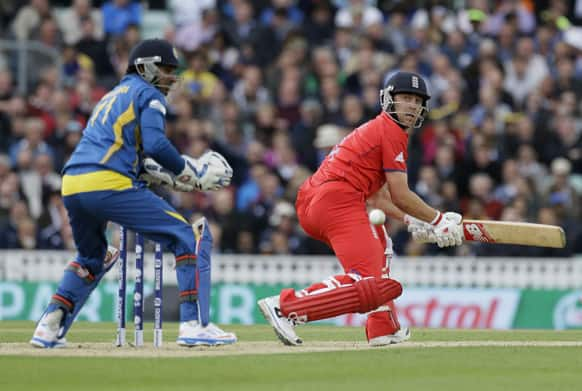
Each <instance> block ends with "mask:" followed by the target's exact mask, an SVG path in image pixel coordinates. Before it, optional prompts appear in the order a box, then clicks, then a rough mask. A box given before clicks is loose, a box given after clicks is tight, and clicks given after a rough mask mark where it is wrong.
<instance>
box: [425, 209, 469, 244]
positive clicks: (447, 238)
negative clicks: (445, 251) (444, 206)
mask: <svg viewBox="0 0 582 391" xmlns="http://www.w3.org/2000/svg"><path fill="white" fill-rule="evenodd" d="M462 222H463V216H461V215H460V214H458V213H454V212H446V213H443V214H441V213H440V212H439V215H438V216H437V217H436V218H435V219H434V222H433V223H432V225H433V226H434V234H435V236H436V243H437V245H438V246H439V247H450V246H460V245H461V244H463V226H462V224H461V223H462Z"/></svg>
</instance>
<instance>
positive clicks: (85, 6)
mask: <svg viewBox="0 0 582 391" xmlns="http://www.w3.org/2000/svg"><path fill="white" fill-rule="evenodd" d="M91 3H92V0H74V1H73V4H72V5H71V7H70V8H67V9H65V10H64V11H63V12H62V13H61V14H60V18H59V26H60V30H61V31H62V32H63V38H64V41H65V43H66V44H67V45H75V44H77V43H78V42H79V41H80V40H81V39H82V38H83V37H84V36H85V33H84V30H85V28H84V27H83V25H84V24H85V22H86V21H90V22H91V24H92V26H93V29H94V32H93V38H95V39H97V40H101V39H103V38H104V32H103V15H102V14H101V10H99V9H96V8H93V7H92V5H91Z"/></svg>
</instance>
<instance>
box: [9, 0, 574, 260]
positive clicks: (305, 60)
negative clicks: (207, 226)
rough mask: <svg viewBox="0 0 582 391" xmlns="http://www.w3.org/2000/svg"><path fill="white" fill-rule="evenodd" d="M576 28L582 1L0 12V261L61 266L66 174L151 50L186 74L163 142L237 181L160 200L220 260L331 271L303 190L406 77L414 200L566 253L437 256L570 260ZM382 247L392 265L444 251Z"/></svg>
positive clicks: (38, 1) (155, 5) (110, 4)
mask: <svg viewBox="0 0 582 391" xmlns="http://www.w3.org/2000/svg"><path fill="white" fill-rule="evenodd" d="M581 23H582V1H581V0H572V1H564V0H552V1H549V0H548V1H531V0H530V1H528V0H524V1H518V0H499V1H486V0H466V1H396V0H392V1H391V0H384V1H383V0H254V1H251V0H165V1H164V0H157V1H156V0H151V1H139V2H138V1H131V0H111V1H90V0H73V1H64V0H63V1H50V2H49V1H48V0H30V1H16V0H4V1H2V2H1V3H0V42H2V44H1V45H0V248H25V249H73V248H74V243H73V241H72V237H71V232H70V228H69V226H68V224H67V216H66V212H65V211H64V208H63V205H62V201H61V198H60V195H59V190H60V175H59V172H60V170H61V168H62V167H63V164H64V162H65V161H66V160H67V158H68V156H69V155H70V153H71V152H72V150H73V149H74V147H75V145H76V143H77V142H78V140H79V138H80V136H81V133H82V130H83V128H84V125H85V122H86V121H87V119H88V117H89V116H90V113H91V111H92V109H93V107H94V106H95V104H96V102H97V101H98V100H99V99H100V98H101V96H103V95H104V94H105V93H106V92H107V90H108V89H109V88H111V87H112V86H114V85H115V84H116V83H117V81H118V80H119V79H120V78H121V77H122V75H123V74H124V71H125V69H126V66H127V56H128V52H129V49H130V48H131V47H132V46H133V45H134V44H135V43H136V42H138V41H139V40H140V39H142V38H151V37H156V36H157V37H164V38H166V39H168V40H170V41H171V42H172V43H174V45H175V46H176V47H177V48H179V50H180V51H181V53H182V62H183V63H182V68H181V69H180V74H181V76H182V82H181V84H180V86H178V87H177V88H174V90H173V91H172V92H171V94H170V96H169V102H170V112H169V114H168V116H167V134H168V136H169V137H170V139H171V140H172V141H173V142H174V144H175V145H176V146H177V147H178V149H179V150H180V151H181V152H182V153H186V154H189V155H191V156H199V155H201V154H202V153H203V152H204V151H205V150H206V149H207V148H212V149H214V150H217V151H219V152H220V153H222V154H223V155H224V156H225V157H227V159H228V160H229V161H230V163H231V165H232V166H233V168H234V172H235V174H234V180H233V185H232V186H231V187H230V188H228V189H224V190H221V191H218V192H210V193H171V194H170V193H167V192H166V193H163V191H162V193H163V194H162V195H163V196H165V197H168V199H170V200H171V202H172V203H173V204H174V205H175V206H176V208H178V210H179V211H180V212H181V213H183V214H184V215H185V216H186V217H189V218H196V217H197V216H198V215H199V214H204V215H205V216H207V217H208V218H209V219H210V221H211V222H212V227H213V231H214V236H215V243H216V251H218V252H222V253H261V254H328V253H330V250H329V249H327V248H326V247H325V246H324V245H323V244H320V243H317V242H315V241H313V240H310V239H308V238H307V237H306V235H305V234H304V233H303V232H302V230H301V228H300V227H299V225H298V223H297V220H296V216H295V212H294V206H293V205H294V201H295V196H296V192H297V189H298V187H299V185H300V184H301V183H302V182H303V181H304V180H305V179H306V178H307V177H308V176H309V175H310V174H311V173H312V172H314V170H316V169H317V167H318V165H319V164H320V163H321V161H322V160H323V158H324V157H325V156H326V154H327V153H328V152H329V151H330V149H331V147H333V145H335V144H336V143H338V142H339V141H340V140H341V139H342V137H344V136H345V135H346V134H348V133H349V132H350V131H352V130H353V129H354V128H355V127H357V126H358V125H359V124H361V123H363V122H365V121H367V120H368V119H371V118H373V117H374V116H375V115H377V114H378V113H379V112H380V107H379V101H378V95H379V90H380V89H381V87H382V84H383V81H384V79H385V77H386V75H387V74H389V73H390V72H392V71H394V70H395V69H401V70H409V71H414V72H418V73H420V74H422V75H423V76H424V77H425V78H426V79H427V80H428V82H429V84H430V89H431V93H432V99H431V100H430V107H431V112H430V118H429V120H428V121H426V122H425V125H424V127H423V128H422V129H419V130H416V131H415V132H414V133H413V134H412V136H411V144H410V160H409V162H408V164H409V182H410V186H411V188H412V189H413V190H415V191H416V192H417V193H418V194H419V195H420V196H421V197H422V198H423V199H425V200H426V201H427V202H428V203H429V204H431V205H433V206H435V207H437V208H440V209H441V210H447V211H457V212H460V213H462V214H463V215H464V216H465V217H466V218H475V219H496V220H512V221H529V222H538V223H546V224H558V225H561V226H562V227H564V229H565V230H566V232H567V236H568V241H569V244H568V247H567V248H566V249H563V250H548V249H545V250H542V249H536V248H521V247H516V246H514V247H512V246H479V245H471V246H462V247H460V248H457V249H453V250H447V251H448V253H449V254H477V255H493V256H494V255H512V256H540V257H541V256H570V255H573V254H576V253H581V252H582V228H581V226H580V224H578V222H579V221H580V218H581V213H582V207H581V204H580V194H581V192H582V138H581V130H582V122H581V116H580V114H581V111H582V104H581V103H580V102H581V99H580V98H581V95H582V50H581V49H582V34H581V33H580V30H578V28H577V27H576V25H578V24H581ZM25 43H26V44H27V45H28V46H24V44H25ZM23 61H24V62H23ZM23 64H24V65H25V66H23ZM389 229H390V232H391V234H392V236H393V238H394V242H395V249H396V253H397V254H402V255H428V254H437V253H439V252H440V250H439V249H438V248H436V247H435V246H432V245H430V246H427V245H422V244H418V243H414V242H412V241H411V240H410V239H409V236H408V234H407V233H406V230H405V228H404V227H403V226H402V224H400V223H398V222H390V223H389ZM111 231H112V235H113V233H114V230H113V229H112V230H111Z"/></svg>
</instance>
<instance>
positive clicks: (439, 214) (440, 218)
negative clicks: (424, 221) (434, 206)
mask: <svg viewBox="0 0 582 391" xmlns="http://www.w3.org/2000/svg"><path fill="white" fill-rule="evenodd" d="M442 219H443V214H442V213H441V212H439V211H438V210H437V215H436V217H435V218H434V219H432V221H431V222H430V224H431V225H438V223H440V222H441V220H442Z"/></svg>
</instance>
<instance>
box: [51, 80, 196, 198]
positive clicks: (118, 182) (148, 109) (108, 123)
mask: <svg viewBox="0 0 582 391" xmlns="http://www.w3.org/2000/svg"><path fill="white" fill-rule="evenodd" d="M165 114H166V99H165V97H164V95H163V94H162V93H161V92H160V91H158V90H157V89H156V88H155V87H154V86H152V85H151V84H149V83H147V82H146V81H145V80H143V79H142V78H141V77H140V76H138V75H134V74H131V75H127V76H125V77H124V78H123V79H122V80H121V82H120V83H119V84H118V85H117V86H116V87H115V88H114V89H113V90H111V91H110V92H109V93H108V94H106V95H105V96H104V97H103V98H101V100H100V101H99V103H98V104H97V105H96V106H95V108H94V109H93V113H92V114H91V117H90V118H89V121H88V122H87V127H86V128H85V129H84V131H83V137H82V138H81V141H80V142H79V144H78V145H77V147H76V149H75V151H74V152H73V154H72V155H71V158H70V159H69V161H68V162H67V163H66V164H65V167H64V169H63V172H64V174H65V177H64V178H63V195H67V194H74V193H78V192H86V191H98V190H123V189H126V188H129V187H131V186H132V185H133V183H134V181H135V180H136V178H137V175H138V173H139V170H140V168H141V162H142V160H143V157H144V155H146V156H151V157H152V158H154V159H156V160H157V161H158V162H159V163H160V164H162V165H163V166H164V167H166V168H168V169H170V170H171V171H173V172H174V173H176V174H177V173H179V172H180V171H181V170H182V169H183V165H184V163H183V159H182V158H181V157H180V155H179V153H178V151H176V149H175V148H174V147H173V146H172V144H171V143H170V141H169V140H168V139H167V137H166V135H165Z"/></svg>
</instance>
